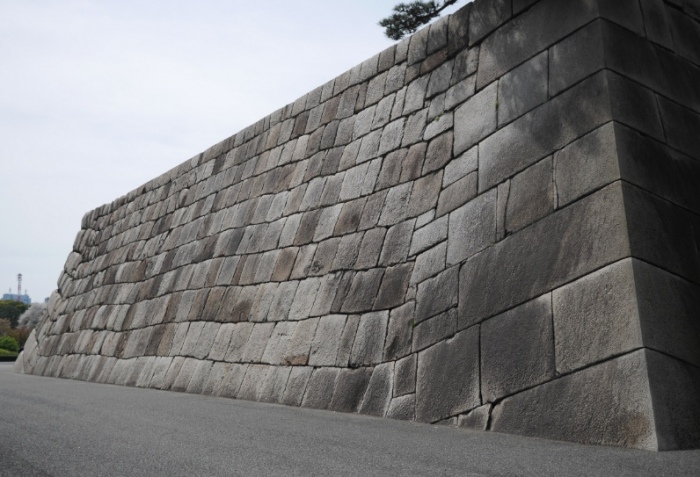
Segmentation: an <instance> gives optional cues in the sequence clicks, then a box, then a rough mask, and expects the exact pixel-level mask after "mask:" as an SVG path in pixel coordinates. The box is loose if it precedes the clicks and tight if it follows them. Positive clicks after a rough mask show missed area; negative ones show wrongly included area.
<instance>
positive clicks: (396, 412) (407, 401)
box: [386, 394, 416, 421]
mask: <svg viewBox="0 0 700 477" xmlns="http://www.w3.org/2000/svg"><path fill="white" fill-rule="evenodd" d="M415 407H416V395H415V394H408V395H406V396H400V397H396V398H393V399H392V400H391V403H390V404H389V409H388V410H387V413H386V417H388V418H390V419H401V420H403V421H412V420H413V419H414V418H415Z"/></svg>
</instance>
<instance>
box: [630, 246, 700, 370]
mask: <svg viewBox="0 0 700 477" xmlns="http://www.w3.org/2000/svg"><path fill="white" fill-rule="evenodd" d="M632 269H633V272H634V286H635V290H636V292H637V307H638V310H639V320H640V327H641V335H642V342H643V343H644V346H645V347H647V348H650V349H653V350H656V351H659V352H662V353H665V354H667V355H669V356H672V357H675V358H678V359H680V360H682V361H685V362H688V363H690V364H692V365H695V366H696V367H699V368H700V320H698V319H697V313H698V312H697V310H698V309H700V308H699V306H700V287H698V285H697V284H694V283H691V282H689V281H687V280H684V279H682V278H680V277H678V276H677V275H674V274H671V273H668V272H666V271H665V270H662V269H660V268H657V267H655V266H653V265H650V264H648V263H646V262H642V261H640V260H636V259H633V260H632Z"/></svg>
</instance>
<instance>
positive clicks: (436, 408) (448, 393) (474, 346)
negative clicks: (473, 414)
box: [416, 327, 481, 422]
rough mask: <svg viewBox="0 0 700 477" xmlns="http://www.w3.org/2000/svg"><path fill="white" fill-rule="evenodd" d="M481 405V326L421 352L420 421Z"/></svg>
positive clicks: (453, 413) (418, 385) (438, 418)
mask: <svg viewBox="0 0 700 477" xmlns="http://www.w3.org/2000/svg"><path fill="white" fill-rule="evenodd" d="M446 363H450V365H449V366H446ZM480 404H481V402H480V399H479V329H478V327H472V328H470V329H468V330H465V331H462V332H461V333H458V334H457V335H455V337H454V338H452V339H450V340H447V341H444V342H442V343H438V344H436V345H435V346H433V347H431V348H428V349H427V350H425V351H422V352H420V353H419V354H418V374H417V380H416V420H418V421H423V422H436V421H439V420H442V419H445V418H447V417H450V416H454V415H457V414H460V413H463V412H465V411H468V410H469V409H473V408H475V407H477V406H478V405H480Z"/></svg>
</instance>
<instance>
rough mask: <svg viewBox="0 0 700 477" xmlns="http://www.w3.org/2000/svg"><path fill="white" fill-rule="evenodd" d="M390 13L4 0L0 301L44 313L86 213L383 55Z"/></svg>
mask: <svg viewBox="0 0 700 477" xmlns="http://www.w3.org/2000/svg"><path fill="white" fill-rule="evenodd" d="M398 1H399V0H332V1H329V0H325V1H322V0H316V1H311V0H269V1H263V0H257V1H256V0H252V1H251V0H248V1H238V0H228V1H225V0H220V1H215V0H199V1H189V0H169V1H163V0H149V1H143V0H139V1H136V0H119V1H117V0H111V1H108V0H55V1H51V0H2V1H1V2H0V65H2V68H1V70H0V71H1V72H0V178H1V180H0V207H1V208H2V217H3V221H2V224H3V225H2V227H1V228H0V294H2V293H7V292H8V291H9V289H10V288H11V289H12V292H13V293H16V287H17V283H16V276H17V273H22V274H23V283H22V285H23V286H22V288H23V290H27V292H28V293H29V295H30V296H31V297H32V300H33V301H35V302H36V301H43V299H44V298H45V297H48V296H49V295H50V293H51V291H52V290H54V289H55V288H56V282H57V280H58V277H59V275H60V272H61V270H62V269H63V265H64V262H65V260H66V258H67V256H68V254H69V253H70V251H71V249H72V246H73V240H74V238H75V236H76V234H77V233H78V231H79V230H80V221H81V218H82V216H83V215H84V214H85V213H86V212H88V211H89V210H92V209H94V208H96V207H99V206H100V205H102V204H104V203H108V202H111V201H112V200H114V199H116V198H118V197H120V196H122V195H124V194H126V193H127V192H129V191H130V190H132V189H135V188H136V187H138V186H139V185H141V184H143V183H144V182H147V181H149V180H150V179H152V178H154V177H156V176H158V175H160V174H162V173H164V172H166V171H167V170H169V169H170V168H172V167H174V166H176V165H178V164H180V163H182V162H184V161H185V160H187V159H189V158H190V157H192V156H194V155H195V154H198V153H199V152H202V151H203V150H204V149H206V148H208V147H209V146H211V145H213V144H215V143H217V142H218V141H220V140H222V139H224V138H226V137H228V136H230V135H232V134H234V133H236V132H237V131H239V130H241V129H243V128H245V127H246V126H248V125H250V124H252V123H254V122H255V121H257V120H258V119H260V118H262V117H264V116H267V115H268V114H270V113H272V112H273V111H275V110H277V109H279V108H281V107H283V106H285V105H286V104H288V103H291V102H293V101H294V100H295V99H296V98H298V97H300V96H302V95H303V94H305V93H307V92H309V91H311V90H312V89H314V88H315V87H317V86H320V85H322V84H324V83H326V82H327V81H329V80H330V79H332V78H334V77H336V76H338V75H339V74H341V73H342V72H344V71H346V70H348V69H350V68H352V67H353V66H355V65H356V64H358V63H360V62H362V61H364V60H365V59H367V58H369V57H371V56H372V55H374V54H376V53H379V52H380V51H382V50H383V49H385V48H388V47H389V46H391V44H392V43H393V42H392V41H391V40H388V39H387V38H386V37H384V35H383V32H382V29H381V28H380V27H379V26H378V25H377V22H378V21H379V20H380V19H381V18H383V17H385V16H387V15H388V14H390V13H391V10H392V7H393V6H394V5H395V4H396V3H398ZM464 3H466V2H460V3H459V6H461V5H463V4H464ZM455 9H456V8H455V7H452V8H450V9H449V10H446V13H451V12H452V11H454V10H455Z"/></svg>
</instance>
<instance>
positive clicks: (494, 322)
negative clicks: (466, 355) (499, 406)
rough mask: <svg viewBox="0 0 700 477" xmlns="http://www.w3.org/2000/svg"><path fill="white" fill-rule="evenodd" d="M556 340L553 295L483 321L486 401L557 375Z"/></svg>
mask: <svg viewBox="0 0 700 477" xmlns="http://www.w3.org/2000/svg"><path fill="white" fill-rule="evenodd" d="M554 342H555V336H554V332H553V331H552V298H551V296H550V295H544V296H542V297H540V298H537V299H535V300H533V301H530V302H528V303H525V304H524V305H520V306H518V307H516V308H513V309H512V310H509V311H507V312H505V313H503V314H501V315H498V316H495V317H493V318H490V319H489V320H486V321H485V322H483V323H482V324H481V395H482V398H483V400H484V402H493V401H495V400H498V399H500V398H503V397H504V396H507V395H510V394H513V393H515V392H517V391H520V390H522V389H525V388H529V387H532V386H535V385H537V384H540V383H542V382H545V381H547V380H550V379H552V378H554V375H555V368H554ZM557 345H559V341H558V340H557ZM557 351H558V350H557Z"/></svg>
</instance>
